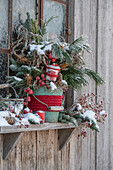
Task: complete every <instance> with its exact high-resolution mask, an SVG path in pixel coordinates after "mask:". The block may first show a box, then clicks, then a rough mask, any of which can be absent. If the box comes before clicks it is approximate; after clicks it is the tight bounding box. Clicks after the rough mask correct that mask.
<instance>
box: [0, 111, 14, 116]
mask: <svg viewBox="0 0 113 170" xmlns="http://www.w3.org/2000/svg"><path fill="white" fill-rule="evenodd" d="M9 115H11V116H12V113H11V112H9V111H7V110H5V111H0V117H8V116H9Z"/></svg>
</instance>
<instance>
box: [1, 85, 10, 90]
mask: <svg viewBox="0 0 113 170" xmlns="http://www.w3.org/2000/svg"><path fill="white" fill-rule="evenodd" d="M7 87H9V84H0V89H4V88H7Z"/></svg>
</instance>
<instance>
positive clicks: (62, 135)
mask: <svg viewBox="0 0 113 170" xmlns="http://www.w3.org/2000/svg"><path fill="white" fill-rule="evenodd" d="M74 130H75V129H74V128H73V129H60V130H58V141H59V150H62V149H63V148H64V146H65V145H66V144H67V142H68V141H69V139H70V138H71V135H72V134H73V132H74Z"/></svg>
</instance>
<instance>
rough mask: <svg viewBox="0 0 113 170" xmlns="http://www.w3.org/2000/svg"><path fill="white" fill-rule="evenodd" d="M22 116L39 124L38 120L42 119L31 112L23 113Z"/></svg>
mask: <svg viewBox="0 0 113 170" xmlns="http://www.w3.org/2000/svg"><path fill="white" fill-rule="evenodd" d="M24 118H25V119H27V120H32V121H33V122H34V123H38V124H40V121H42V119H40V118H39V117H38V116H35V115H34V114H33V113H27V114H24Z"/></svg>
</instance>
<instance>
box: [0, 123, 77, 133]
mask: <svg viewBox="0 0 113 170" xmlns="http://www.w3.org/2000/svg"><path fill="white" fill-rule="evenodd" d="M69 128H75V126H74V125H73V124H72V123H69V124H65V123H44V124H40V125H37V124H35V125H30V126H29V127H28V128H26V127H22V128H19V127H18V126H0V134H5V133H6V134H8V133H16V132H27V131H28V132H29V131H42V130H51V129H69Z"/></svg>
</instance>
